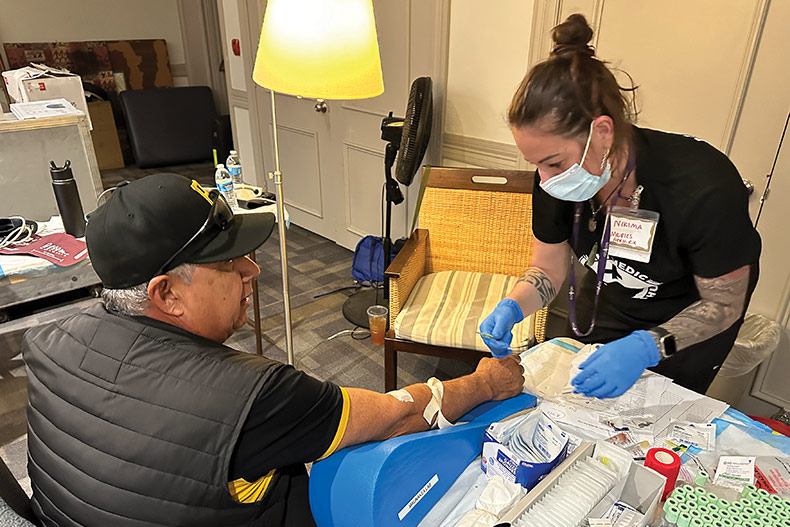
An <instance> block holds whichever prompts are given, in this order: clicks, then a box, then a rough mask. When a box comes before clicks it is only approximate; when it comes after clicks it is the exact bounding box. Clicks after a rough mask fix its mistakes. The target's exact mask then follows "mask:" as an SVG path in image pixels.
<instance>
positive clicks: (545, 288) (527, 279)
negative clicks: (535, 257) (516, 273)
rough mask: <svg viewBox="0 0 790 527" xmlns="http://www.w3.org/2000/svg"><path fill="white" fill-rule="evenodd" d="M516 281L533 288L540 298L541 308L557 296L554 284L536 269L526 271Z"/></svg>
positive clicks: (531, 268)
mask: <svg viewBox="0 0 790 527" xmlns="http://www.w3.org/2000/svg"><path fill="white" fill-rule="evenodd" d="M518 281H519V282H524V283H526V284H530V285H531V286H533V287H534V288H535V290H536V291H537V292H538V295H539V296H540V301H541V306H540V307H541V308H544V307H546V306H547V305H549V304H550V303H551V301H552V300H554V297H555V296H557V290H556V289H555V288H554V284H552V283H551V279H550V278H549V277H548V276H546V273H544V272H543V271H541V270H540V269H538V268H537V267H530V268H529V269H527V272H526V273H524V275H523V276H522V277H521V278H519V279H518Z"/></svg>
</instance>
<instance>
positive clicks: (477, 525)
mask: <svg viewBox="0 0 790 527" xmlns="http://www.w3.org/2000/svg"><path fill="white" fill-rule="evenodd" d="M524 492H525V491H524V487H522V486H521V485H519V484H517V483H511V482H509V481H505V480H504V479H503V478H502V477H501V476H493V477H492V478H491V479H489V480H488V483H486V486H485V488H484V489H483V493H482V494H481V495H480V497H479V498H477V503H476V504H475V507H476V508H475V509H474V510H471V511H469V512H468V513H466V514H465V515H464V517H463V518H461V519H460V520H459V521H458V523H457V524H455V525H456V527H490V526H491V525H493V524H495V523H496V522H497V521H498V520H499V517H500V516H501V515H502V513H503V512H505V511H508V510H509V509H510V507H512V506H513V504H514V503H515V502H516V500H518V499H519V498H521V496H523V495H524Z"/></svg>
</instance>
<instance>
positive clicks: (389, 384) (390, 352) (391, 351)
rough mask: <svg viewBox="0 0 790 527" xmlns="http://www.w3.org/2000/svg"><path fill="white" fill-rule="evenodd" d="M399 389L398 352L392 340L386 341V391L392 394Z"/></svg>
mask: <svg viewBox="0 0 790 527" xmlns="http://www.w3.org/2000/svg"><path fill="white" fill-rule="evenodd" d="M397 387H398V352H397V351H396V350H395V343H394V342H393V341H391V340H390V339H387V340H385V341H384V391H385V392H390V391H392V390H395V389H397Z"/></svg>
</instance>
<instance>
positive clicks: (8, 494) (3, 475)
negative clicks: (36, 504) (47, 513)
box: [0, 459, 41, 527]
mask: <svg viewBox="0 0 790 527" xmlns="http://www.w3.org/2000/svg"><path fill="white" fill-rule="evenodd" d="M38 525H41V524H40V523H39V521H38V519H37V518H36V516H35V514H33V509H31V508H30V500H29V499H28V497H27V494H25V491H24V490H22V487H20V486H19V483H17V481H16V479H15V478H14V475H13V474H11V471H10V470H8V467H7V466H6V465H5V463H4V462H3V460H2V459H0V527H35V526H38Z"/></svg>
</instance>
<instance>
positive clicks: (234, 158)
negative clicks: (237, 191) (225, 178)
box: [225, 150, 244, 187]
mask: <svg viewBox="0 0 790 527" xmlns="http://www.w3.org/2000/svg"><path fill="white" fill-rule="evenodd" d="M225 167H226V168H227V169H228V172H230V177H232V178H233V185H235V186H236V187H238V186H239V185H243V184H244V182H243V181H242V180H241V159H240V158H239V153H238V152H236V151H235V150H231V151H230V155H229V156H228V159H227V160H226V161H225Z"/></svg>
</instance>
